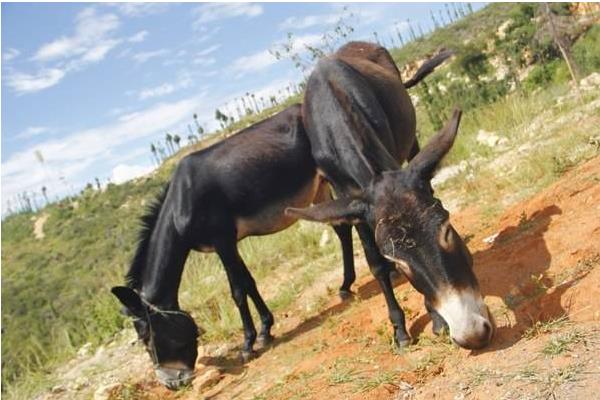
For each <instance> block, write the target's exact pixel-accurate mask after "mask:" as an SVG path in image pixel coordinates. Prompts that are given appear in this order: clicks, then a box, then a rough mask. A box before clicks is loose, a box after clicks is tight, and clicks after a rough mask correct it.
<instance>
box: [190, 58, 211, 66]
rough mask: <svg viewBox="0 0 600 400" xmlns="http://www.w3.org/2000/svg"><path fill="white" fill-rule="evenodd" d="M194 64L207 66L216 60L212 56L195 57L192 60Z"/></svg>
mask: <svg viewBox="0 0 600 400" xmlns="http://www.w3.org/2000/svg"><path fill="white" fill-rule="evenodd" d="M192 62H193V63H194V65H199V66H201V67H208V66H210V65H213V64H214V63H215V62H217V60H216V59H215V58H214V57H195V58H194V61H192Z"/></svg>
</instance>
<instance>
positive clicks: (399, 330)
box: [356, 225, 412, 347]
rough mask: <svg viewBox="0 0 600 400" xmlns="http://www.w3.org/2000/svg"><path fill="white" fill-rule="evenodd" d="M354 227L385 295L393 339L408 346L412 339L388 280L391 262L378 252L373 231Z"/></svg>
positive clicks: (366, 227)
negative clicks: (392, 329) (392, 328)
mask: <svg viewBox="0 0 600 400" xmlns="http://www.w3.org/2000/svg"><path fill="white" fill-rule="evenodd" d="M356 228H357V230H358V235H359V236H360V240H361V242H362V245H363V248H364V249H365V255H366V257H367V263H368V264H369V269H370V270H371V273H372V274H373V276H375V279H377V282H379V286H381V290H382V291H383V296H384V297H385V302H386V303H387V307H388V313H389V317H390V321H391V322H392V326H393V327H394V341H395V342H396V344H397V345H398V346H399V347H405V346H408V345H409V344H411V342H412V340H411V338H410V336H409V335H408V332H407V331H406V320H405V317H404V312H403V311H402V309H401V308H400V305H399V304H398V301H397V300H396V296H395V295H394V289H393V287H392V282H391V280H390V270H391V268H392V263H390V262H389V261H388V260H386V259H385V258H383V256H382V255H381V253H380V252H379V248H378V247H377V244H376V243H375V237H374V236H373V232H372V231H371V229H370V228H369V227H368V226H366V225H358V226H357V227H356Z"/></svg>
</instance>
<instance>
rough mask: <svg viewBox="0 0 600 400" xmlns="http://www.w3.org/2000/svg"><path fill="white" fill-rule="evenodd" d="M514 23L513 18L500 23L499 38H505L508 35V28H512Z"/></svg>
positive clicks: (497, 33)
mask: <svg viewBox="0 0 600 400" xmlns="http://www.w3.org/2000/svg"><path fill="white" fill-rule="evenodd" d="M512 24H513V20H512V19H507V20H506V21H504V22H503V23H502V25H500V26H499V27H498V30H497V31H496V36H498V39H504V38H505V37H506V32H507V31H508V28H510V27H511V25H512Z"/></svg>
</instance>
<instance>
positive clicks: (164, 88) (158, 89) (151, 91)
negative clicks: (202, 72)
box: [138, 73, 192, 100]
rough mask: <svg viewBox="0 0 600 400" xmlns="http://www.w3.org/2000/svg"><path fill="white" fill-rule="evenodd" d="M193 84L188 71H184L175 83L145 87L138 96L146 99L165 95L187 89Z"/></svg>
mask: <svg viewBox="0 0 600 400" xmlns="http://www.w3.org/2000/svg"><path fill="white" fill-rule="evenodd" d="M191 85H192V78H191V77H190V75H189V74H188V73H182V74H181V75H180V76H179V78H178V79H177V80H176V81H175V82H173V83H163V84H161V85H158V86H155V87H151V88H145V89H142V90H140V91H139V93H138V98H139V99H140V100H146V99H150V98H153V97H160V96H165V95H167V94H171V93H173V92H176V91H177V90H181V89H187V88H189V87H190V86H191Z"/></svg>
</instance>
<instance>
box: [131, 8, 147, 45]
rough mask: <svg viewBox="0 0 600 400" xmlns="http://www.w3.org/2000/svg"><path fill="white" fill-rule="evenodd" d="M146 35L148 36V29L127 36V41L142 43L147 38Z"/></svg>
mask: <svg viewBox="0 0 600 400" xmlns="http://www.w3.org/2000/svg"><path fill="white" fill-rule="evenodd" d="M128 4H129V3H128ZM146 36H148V31H146V30H143V31H139V32H138V33H136V34H135V35H131V36H129V37H128V38H127V41H128V42H129V43H140V42H143V41H144V40H146Z"/></svg>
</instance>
